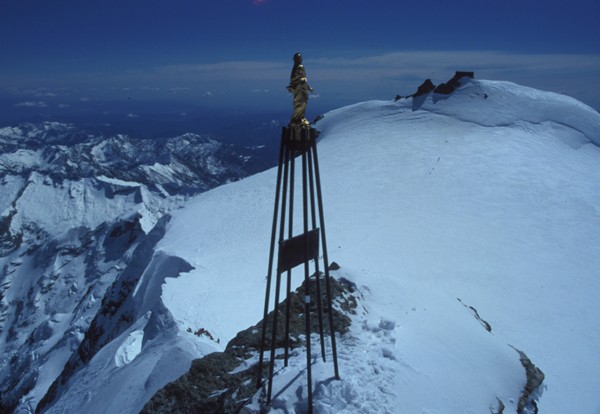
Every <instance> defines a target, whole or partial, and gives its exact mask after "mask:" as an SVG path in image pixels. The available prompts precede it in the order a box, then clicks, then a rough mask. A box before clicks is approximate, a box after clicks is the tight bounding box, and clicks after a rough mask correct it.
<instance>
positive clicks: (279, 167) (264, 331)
mask: <svg viewBox="0 0 600 414" xmlns="http://www.w3.org/2000/svg"><path fill="white" fill-rule="evenodd" d="M286 138H287V129H286V128H283V130H282V131H281V144H280V148H279V162H278V164H277V184H276V187H275V206H274V208H273V225H272V230H271V250H270V251H269V269H268V270H267V292H266V294H265V309H264V313H263V323H262V334H261V341H260V356H259V359H258V378H257V381H256V388H260V386H261V385H262V368H263V360H264V353H265V339H266V336H267V315H268V314H269V296H271V276H272V272H273V257H274V255H275V235H276V233H277V216H278V209H279V192H280V189H281V170H282V167H283V153H284V148H285V140H286Z"/></svg>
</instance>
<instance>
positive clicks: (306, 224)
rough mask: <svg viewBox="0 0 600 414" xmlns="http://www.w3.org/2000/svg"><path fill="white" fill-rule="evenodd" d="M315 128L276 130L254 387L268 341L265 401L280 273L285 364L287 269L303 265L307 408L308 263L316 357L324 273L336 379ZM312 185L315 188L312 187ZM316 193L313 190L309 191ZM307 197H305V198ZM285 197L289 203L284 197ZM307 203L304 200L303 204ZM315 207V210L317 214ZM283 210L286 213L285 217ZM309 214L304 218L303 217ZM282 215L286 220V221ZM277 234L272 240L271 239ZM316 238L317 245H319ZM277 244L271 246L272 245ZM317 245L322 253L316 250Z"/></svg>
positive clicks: (269, 393)
mask: <svg viewBox="0 0 600 414" xmlns="http://www.w3.org/2000/svg"><path fill="white" fill-rule="evenodd" d="M316 138H317V132H316V130H315V129H313V128H310V127H309V126H308V125H301V126H288V127H286V128H283V130H282V134H281V146H280V150H279V164H278V168H277V185H276V189H275V206H274V212H273V226H272V232H271V248H270V252H269V268H268V272H267V288H266V294H265V308H264V318H263V324H262V336H261V347H260V356H259V364H258V381H257V387H261V386H262V385H263V362H264V353H265V348H266V347H267V346H270V358H269V370H268V381H267V384H266V387H267V388H266V403H267V405H268V404H270V403H271V397H272V391H273V371H274V365H275V349H276V346H277V340H278V338H277V324H278V322H279V321H278V315H279V313H280V312H281V311H282V309H280V308H282V304H283V302H282V303H280V302H279V297H280V293H281V287H282V286H281V285H282V281H281V279H282V277H283V275H284V274H285V276H286V281H287V287H286V296H285V297H286V301H285V302H286V306H285V310H284V311H285V313H284V315H285V321H284V323H285V333H284V338H283V343H284V348H285V350H284V366H287V365H288V358H289V348H290V347H289V339H290V290H291V286H290V285H291V278H292V269H293V268H295V267H297V266H300V265H302V264H303V265H304V287H305V291H304V306H305V309H304V317H305V324H306V329H305V335H306V372H307V377H308V381H307V382H308V404H309V407H308V410H309V413H312V376H311V332H310V331H311V329H310V326H311V323H310V319H311V309H310V304H311V293H310V283H309V282H310V267H311V266H310V264H311V262H312V263H313V266H314V275H315V278H316V295H313V296H316V298H317V315H316V316H317V318H318V320H319V336H320V343H321V357H322V358H323V361H324V362H325V361H326V357H325V338H324V336H325V335H324V329H323V305H322V299H321V298H322V294H323V292H321V282H320V278H321V277H322V275H323V273H324V278H325V280H324V282H325V291H326V292H325V300H326V306H327V308H328V312H327V313H328V324H329V333H330V337H331V349H332V359H333V367H334V374H335V378H336V379H339V378H340V375H339V370H338V362H337V350H336V344H335V330H334V325H333V310H332V307H331V306H332V298H331V287H330V281H329V260H328V257H327V241H326V237H325V220H324V214H323V198H322V193H321V182H320V175H319V161H318V155H317V142H316ZM297 157H301V163H302V168H301V175H302V212H303V217H302V223H303V231H302V233H301V234H298V235H295V236H294V235H293V234H292V233H293V223H294V184H295V175H296V171H295V161H296V158H297ZM315 190H316V191H315ZM315 192H316V194H315ZM309 200H310V201H309ZM288 201H289V202H288ZM309 204H310V205H309ZM317 210H318V215H317ZM286 213H287V216H286ZM309 216H310V221H309ZM286 218H287V220H286ZM277 234H279V236H278V240H277V244H276V243H275V239H276V238H277ZM319 241H320V243H321V245H320V246H319ZM276 247H277V248H276ZM319 247H321V249H322V256H320V255H319ZM276 252H277V257H278V260H277V266H276V269H275V303H274V312H273V318H272V324H271V331H270V334H271V338H270V341H269V343H268V344H267V343H266V340H267V315H268V313H269V309H270V307H269V299H270V297H271V285H272V277H273V262H274V258H275V253H276ZM320 257H321V258H322V264H323V267H322V269H323V273H321V271H320V270H321V267H320V264H319V262H320Z"/></svg>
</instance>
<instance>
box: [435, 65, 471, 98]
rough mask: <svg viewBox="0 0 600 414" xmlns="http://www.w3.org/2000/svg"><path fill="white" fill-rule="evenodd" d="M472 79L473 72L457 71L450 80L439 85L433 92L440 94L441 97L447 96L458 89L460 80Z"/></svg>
mask: <svg viewBox="0 0 600 414" xmlns="http://www.w3.org/2000/svg"><path fill="white" fill-rule="evenodd" d="M474 77H475V72H463V71H457V72H456V73H455V74H454V76H453V77H452V79H450V80H449V81H448V82H446V83H441V84H439V85H438V86H437V87H436V88H435V90H434V92H435V93H439V94H442V95H449V94H451V93H452V92H454V91H455V90H456V88H458V87H459V86H460V80H461V79H462V78H471V79H473V78H474Z"/></svg>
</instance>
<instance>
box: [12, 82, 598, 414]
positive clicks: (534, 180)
mask: <svg viewBox="0 0 600 414" xmlns="http://www.w3.org/2000/svg"><path fill="white" fill-rule="evenodd" d="M317 126H318V128H319V129H320V130H321V135H320V141H319V144H318V145H319V161H320V167H321V180H322V186H323V197H324V209H325V221H326V224H327V236H328V240H327V241H328V246H329V258H330V259H331V260H335V261H336V262H338V263H339V264H340V265H341V269H340V270H338V271H337V272H335V274H336V276H342V277H345V278H347V279H349V280H351V281H353V282H354V283H356V285H357V286H358V287H359V291H360V294H361V295H362V302H361V305H363V306H364V311H362V312H359V313H358V314H357V315H355V317H354V320H353V325H352V327H351V330H350V332H349V333H348V334H346V335H344V336H343V337H340V338H339V340H338V354H339V358H340V361H339V362H340V374H341V377H342V379H341V381H332V380H331V376H332V372H331V369H330V367H328V366H326V365H323V364H320V363H318V362H315V367H314V370H313V379H314V381H315V384H314V387H315V392H314V396H315V409H316V411H317V412H320V413H373V412H379V413H398V412H406V413H450V414H454V413H457V414H459V413H460V414H464V413H472V414H481V413H487V412H499V411H500V406H501V405H500V401H501V402H502V405H503V406H504V407H505V408H504V413H509V412H513V413H514V412H515V411H516V410H517V405H518V402H519V398H520V396H521V393H522V391H523V389H524V388H525V384H526V375H525V369H524V368H523V366H522V364H521V361H520V358H521V356H522V355H521V354H520V353H518V352H517V351H516V350H515V349H518V350H520V351H522V352H524V353H525V354H527V356H528V357H529V358H530V359H531V361H533V363H534V364H535V365H537V366H538V367H539V368H540V369H542V370H543V372H544V373H545V380H544V383H543V386H542V387H541V388H540V389H538V390H537V392H538V395H535V396H534V397H538V398H539V402H538V406H539V409H540V412H543V413H550V414H552V413H560V414H562V413H565V412H576V413H585V414H596V413H597V412H598V409H599V408H600V399H598V397H597V395H596V394H597V390H598V389H599V388H600V380H599V377H598V375H597V373H598V372H599V371H600V360H599V359H598V356H597V355H598V354H597V349H598V347H599V345H600V332H599V331H598V330H597V329H594V326H596V322H597V319H598V316H600V305H599V303H600V301H599V300H598V293H597V292H599V291H600V290H599V288H600V279H599V278H598V271H597V269H599V268H600V256H598V254H597V249H598V246H600V208H599V207H598V206H599V205H600V168H599V166H600V148H599V147H598V146H597V145H595V144H594V143H596V144H597V143H598V139H597V135H595V134H597V132H595V131H600V114H598V113H597V112H595V111H593V110H591V109H589V108H588V107H586V106H585V105H583V104H580V103H578V102H576V101H573V100H572V99H571V98H567V97H564V96H560V95H556V94H550V93H546V92H541V91H536V90H532V89H529V88H524V87H521V86H518V85H514V84H511V83H507V82H492V81H481V80H471V81H469V82H467V83H465V84H463V86H462V87H460V88H459V89H457V90H456V91H455V92H454V93H452V94H450V95H436V94H429V95H427V96H424V97H422V99H418V100H417V99H415V100H400V101H398V102H390V101H370V102H364V103H360V104H356V105H352V106H349V107H345V108H340V109H338V110H335V111H332V112H330V113H328V114H326V115H325V117H324V119H322V120H321V121H319V122H318V124H317ZM275 176H276V171H275V170H269V171H265V172H263V173H259V174H256V175H254V176H251V177H248V178H246V179H244V180H241V181H237V182H234V183H229V184H226V185H223V186H221V187H218V188H216V189H213V190H211V191H208V192H205V193H203V194H200V195H198V196H196V197H194V198H192V199H190V200H188V201H187V202H186V203H185V205H184V208H183V209H181V210H177V211H174V212H173V213H172V218H171V219H170V221H169V220H162V221H160V222H159V223H157V225H156V227H155V229H154V230H153V232H152V237H148V238H147V239H145V240H146V242H145V243H142V242H140V243H139V244H134V246H132V247H131V249H134V250H135V251H134V252H131V256H132V260H131V261H129V265H128V266H127V269H125V270H124V271H123V272H121V273H119V274H118V275H117V277H116V278H115V283H114V284H113V285H112V286H111V289H110V292H109V294H107V296H106V297H105V298H104V299H103V304H102V308H101V310H100V311H98V312H97V314H96V315H95V316H94V322H93V323H92V324H91V326H92V327H93V329H90V330H88V331H87V332H85V336H86V337H85V338H83V339H81V338H80V341H79V342H77V341H75V340H72V341H73V342H70V344H71V343H72V344H79V345H78V346H77V345H73V348H77V351H75V352H74V353H73V355H75V353H77V352H78V353H80V354H83V355H85V358H83V360H81V359H79V360H78V359H77V358H76V357H73V356H72V357H71V360H70V361H69V363H68V365H67V368H66V369H64V370H63V371H62V374H61V375H60V377H59V379H58V380H55V381H54V384H55V385H53V386H52V387H51V388H50V390H51V392H50V393H48V394H47V395H46V397H45V399H44V409H45V410H46V411H45V412H48V413H59V412H87V413H104V412H138V411H139V410H140V409H141V408H142V407H143V405H144V404H145V403H146V402H147V401H148V400H149V398H150V397H151V396H152V395H153V394H154V392H156V391H157V390H158V389H160V388H161V387H163V386H164V385H165V384H166V383H167V382H169V381H171V380H173V379H175V378H177V377H178V376H180V375H182V374H183V373H185V372H186V370H187V369H188V368H189V366H190V363H191V360H192V359H193V358H198V357H201V356H202V355H205V354H207V353H209V352H211V351H214V350H221V349H222V348H223V347H224V346H225V345H226V343H227V342H228V341H229V340H230V339H231V338H233V337H234V336H235V335H236V333H237V332H238V331H240V330H243V329H245V328H247V327H249V326H252V325H254V324H255V323H256V322H257V321H258V320H260V319H261V318H262V311H263V309H262V306H263V295H264V291H265V274H266V270H267V269H266V268H267V259H268V257H267V256H268V251H269V236H270V225H271V222H272V213H273V198H274V187H275ZM111 179H114V177H111ZM297 182H298V181H297ZM300 204H301V203H295V206H296V207H299V206H300ZM295 217H301V214H300V212H299V211H298V212H297V214H295ZM119 228H122V229H121V230H119V231H115V232H114V234H116V235H117V236H120V235H124V237H125V238H124V239H123V237H121V243H125V241H124V240H128V239H129V238H128V237H126V236H127V235H128V234H129V233H128V232H127V231H124V229H125V228H133V229H135V228H136V225H135V224H134V225H130V226H126V225H121V226H120V227H119ZM295 230H296V231H295V232H296V233H298V232H299V231H300V225H298V226H297V227H296V229H295ZM107 234H113V232H112V231H111V232H108V233H107ZM82 244H84V243H82ZM107 245H109V244H108V242H107ZM125 245H126V244H125ZM136 246H137V247H136ZM73 263H75V262H73ZM109 264H110V262H109ZM60 265H61V263H57V267H59V266H60ZM16 267H18V265H16V264H13V265H12V267H11V268H10V269H13V268H16ZM25 272H26V270H23V273H22V274H25ZM297 273H298V274H296V273H295V274H294V277H293V284H295V285H299V284H300V282H301V280H302V278H303V275H302V274H300V273H301V272H297ZM59 274H60V273H59ZM117 299H119V300H117ZM65 320H66V319H62V316H61V315H58V316H56V317H55V318H54V319H53V322H52V323H51V325H50V327H51V328H53V329H56V326H62V325H61V324H64V323H66V322H64V321H65ZM40 326H41V328H40V329H37V330H36V331H35V333H36V334H42V333H44V332H47V331H48V329H46V327H45V326H46V325H44V326H42V325H40ZM115 327H116V329H115V330H113V329H114V328H115ZM488 328H489V329H488ZM188 329H189V330H190V331H191V332H188ZM199 329H203V330H204V331H207V332H210V333H211V336H212V337H213V338H215V339H217V340H220V341H219V342H217V341H216V340H211V339H210V338H208V337H205V336H200V337H198V336H195V335H194V334H193V333H192V332H194V331H196V330H199ZM78 332H81V331H78ZM80 335H81V333H80ZM73 336H75V335H73ZM73 336H71V337H69V338H72V337H73ZM97 338H99V340H98V341H95V340H96V339H97ZM513 347H514V348H513ZM62 349H64V348H62ZM90 349H92V350H93V351H94V352H93V353H92V352H88V351H89V350H90ZM32 358H33V357H32ZM313 359H315V360H316V359H317V356H316V355H315V356H314V358H313ZM65 360H66V357H64V356H63V359H61V361H65ZM304 361H306V356H305V355H304V356H303V355H301V354H300V355H297V357H296V358H295V359H294V360H292V361H291V364H290V367H288V368H287V369H282V368H281V367H278V369H277V375H276V378H275V389H279V390H284V391H283V392H282V393H279V394H277V397H276V398H275V401H274V404H273V407H272V412H274V413H283V412H288V413H293V412H302V411H303V409H304V408H303V407H304V406H303V404H304V403H305V400H304V398H305V396H306V390H305V389H304V387H305V384H306V379H305V377H304V373H303V371H302V364H303V363H304ZM44 368H45V370H44V371H43V372H45V373H46V374H45V376H44V377H43V378H42V379H43V381H44V382H43V383H44V384H45V385H46V386H49V384H50V382H51V381H52V378H50V377H52V375H50V374H49V372H53V374H54V376H53V378H56V377H57V375H58V373H57V370H60V369H61V368H62V367H59V368H57V367H54V370H52V369H51V367H50V366H49V364H46V365H44ZM42 388H43V387H41V386H40V387H39V388H38V390H37V392H38V393H35V392H32V393H31V394H30V398H31V400H30V401H21V407H34V406H35V404H37V402H38V401H39V397H40V395H39V391H40V390H41V389H42ZM539 393H541V397H540V396H539ZM36 398H37V399H36ZM28 402H29V405H28V404H27V403H28Z"/></svg>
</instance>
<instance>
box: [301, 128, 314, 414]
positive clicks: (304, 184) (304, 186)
mask: <svg viewBox="0 0 600 414" xmlns="http://www.w3.org/2000/svg"><path fill="white" fill-rule="evenodd" d="M302 132H303V133H306V132H308V131H306V130H305V129H303V131H302ZM306 161H307V160H306V151H303V152H302V210H303V212H304V234H306V233H308V194H307V193H308V190H307V181H308V180H307V171H306V170H307V168H306ZM308 251H309V245H308V238H307V239H306V246H305V252H306V253H305V254H306V255H305V261H304V289H305V293H304V319H305V321H306V376H307V383H308V387H307V393H308V413H309V414H312V376H311V349H310V280H309V269H308V265H309V260H308Z"/></svg>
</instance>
